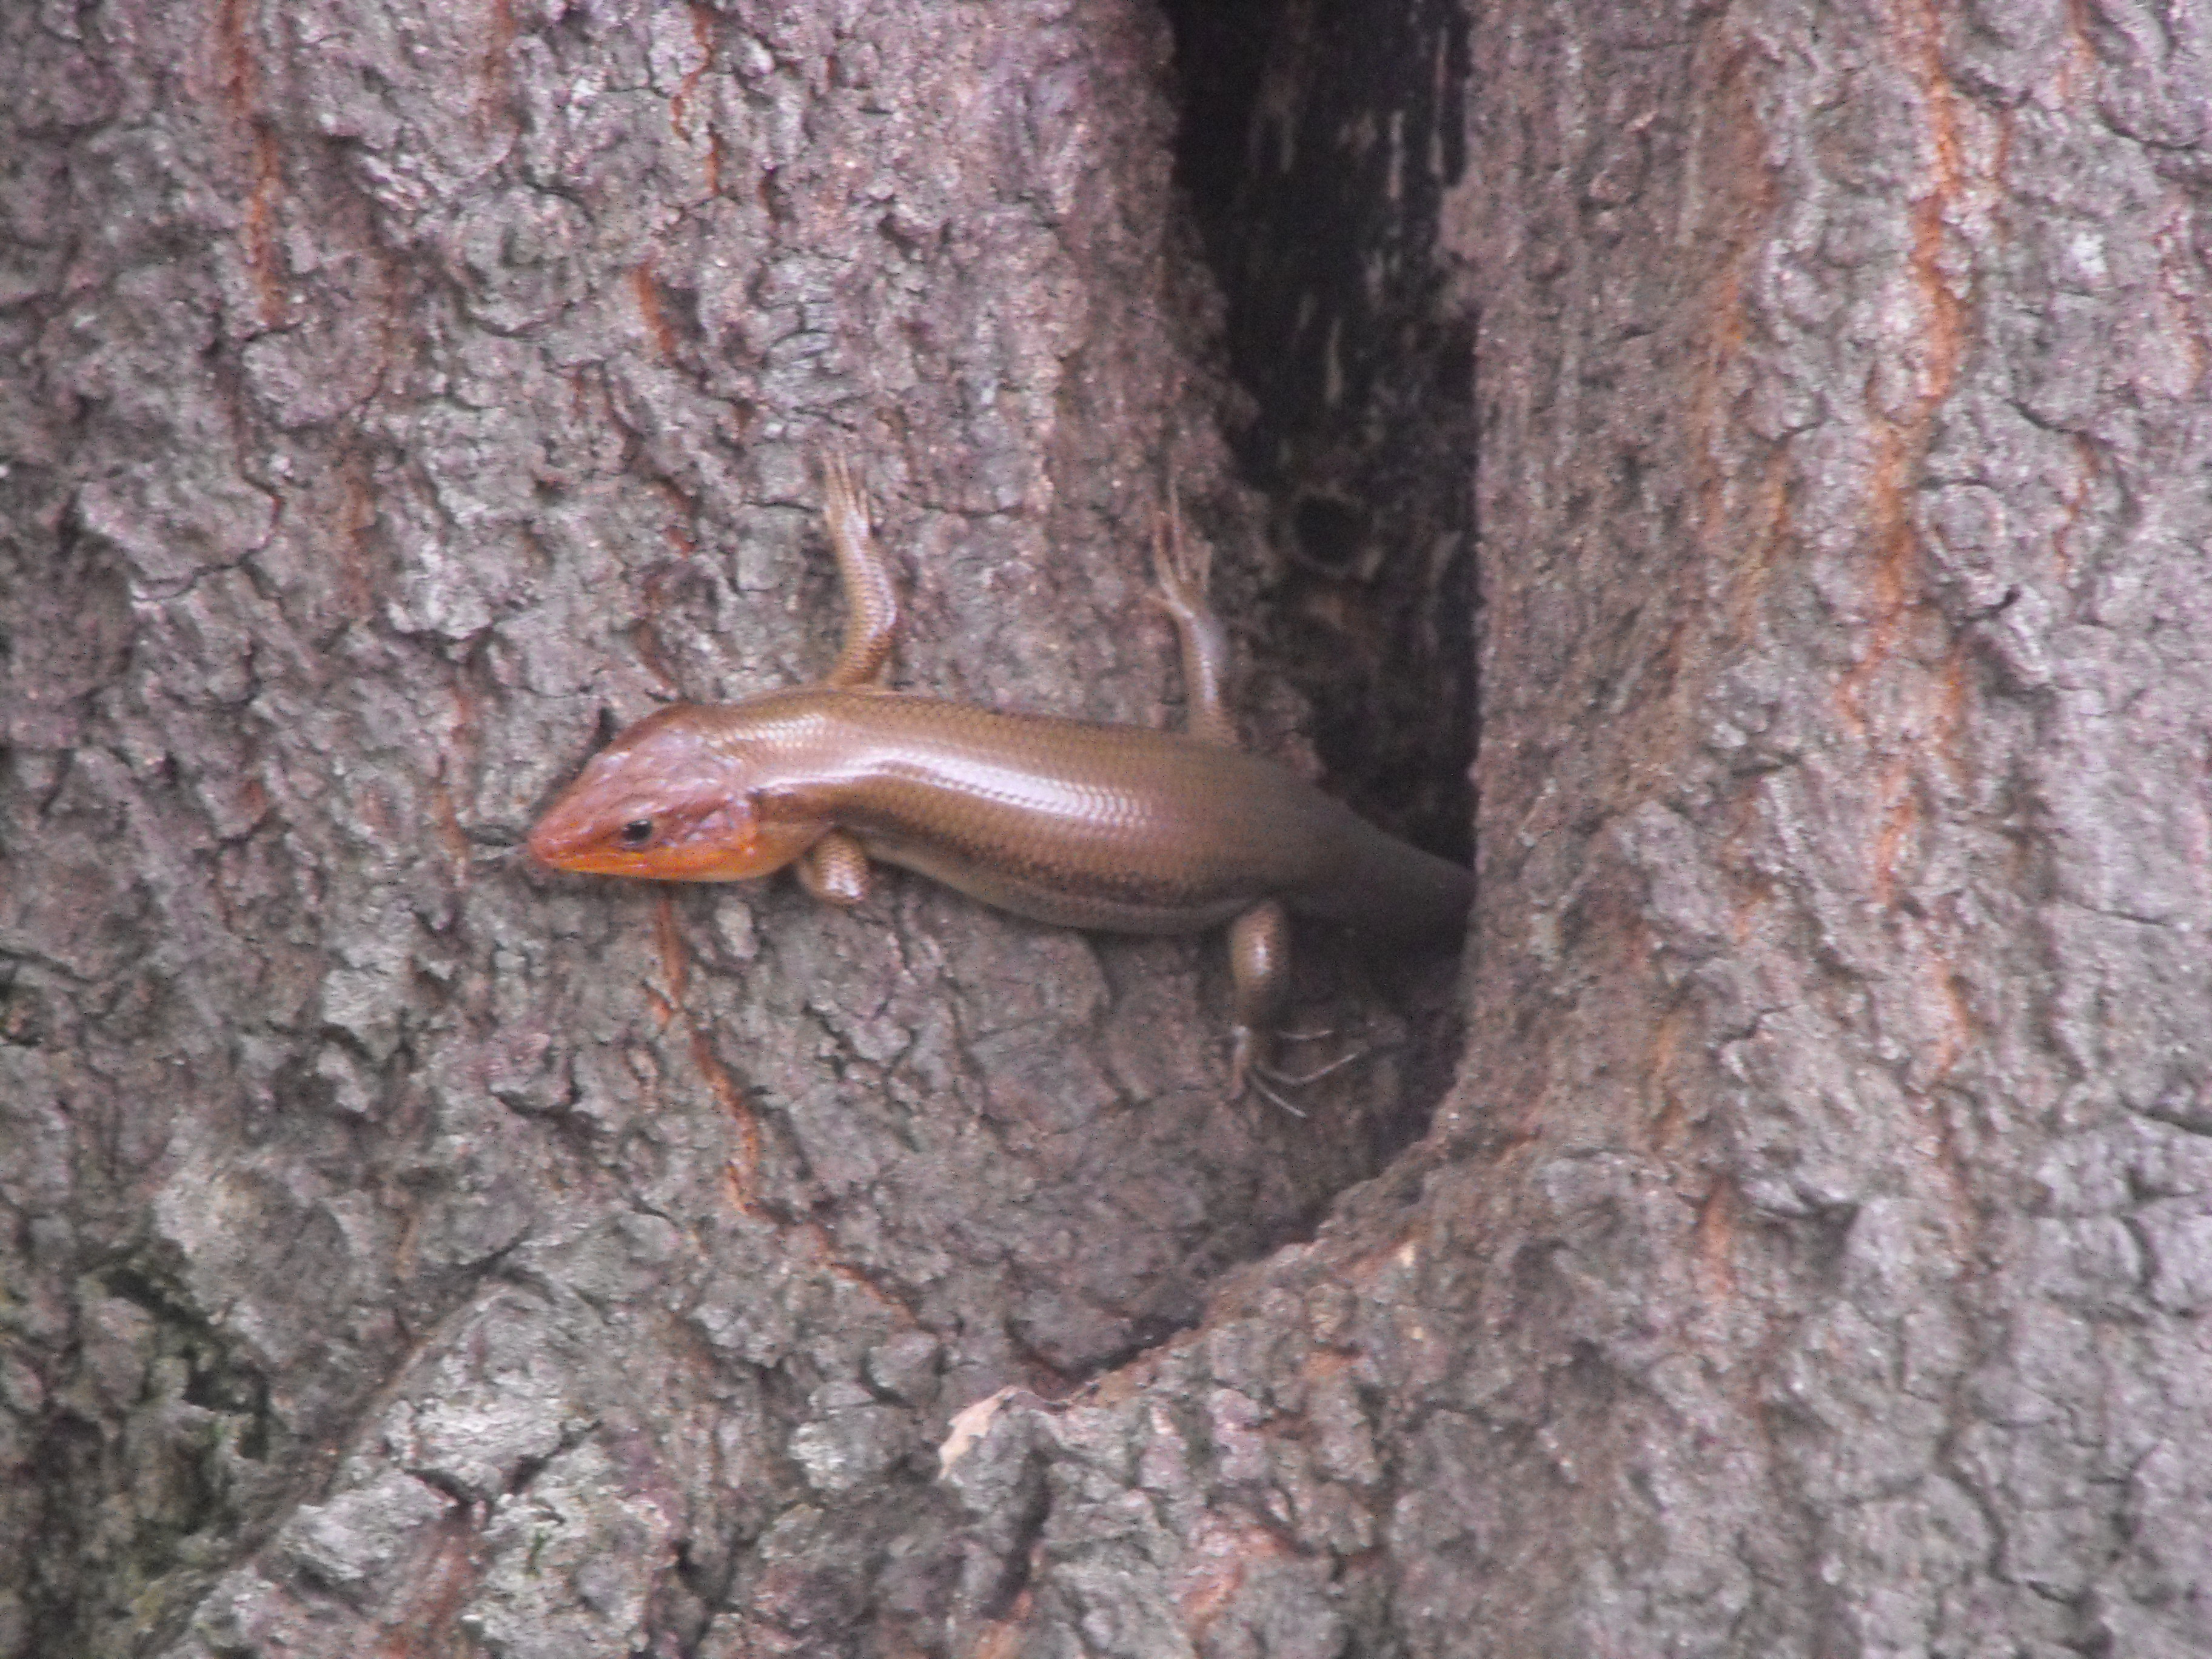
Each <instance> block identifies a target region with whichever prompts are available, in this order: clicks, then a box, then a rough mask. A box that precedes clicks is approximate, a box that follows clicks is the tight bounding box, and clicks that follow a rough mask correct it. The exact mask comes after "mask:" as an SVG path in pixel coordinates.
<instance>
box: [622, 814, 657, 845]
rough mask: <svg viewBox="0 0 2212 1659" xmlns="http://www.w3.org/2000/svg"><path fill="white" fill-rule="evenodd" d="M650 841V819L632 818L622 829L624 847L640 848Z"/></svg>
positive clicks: (651, 833) (651, 825)
mask: <svg viewBox="0 0 2212 1659" xmlns="http://www.w3.org/2000/svg"><path fill="white" fill-rule="evenodd" d="M652 839H653V820H652V819H651V818H632V819H631V820H630V821H629V823H625V824H624V825H623V827H622V844H623V846H625V847H642V846H644V845H645V844H646V842H649V841H651V840H652Z"/></svg>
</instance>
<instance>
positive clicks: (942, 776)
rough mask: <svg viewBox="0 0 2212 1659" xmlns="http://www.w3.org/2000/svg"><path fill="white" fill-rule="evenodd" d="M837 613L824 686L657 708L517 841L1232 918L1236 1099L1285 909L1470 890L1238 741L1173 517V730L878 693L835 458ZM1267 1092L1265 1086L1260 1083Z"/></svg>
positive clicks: (670, 863) (1446, 936) (879, 569)
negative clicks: (840, 625) (1177, 671)
mask: <svg viewBox="0 0 2212 1659" xmlns="http://www.w3.org/2000/svg"><path fill="white" fill-rule="evenodd" d="M823 471H824V481H825V491H824V494H825V500H826V513H825V517H826V519H827V521H828V526H829V539H830V544H831V546H832V548H833V549H834V550H835V551H836V556H837V563H838V568H839V573H840V575H841V577H842V581H843V586H844V591H845V596H846V602H847V605H848V619H847V623H846V636H845V644H844V647H843V650H842V653H840V655H839V657H838V659H837V664H836V667H834V668H833V669H832V670H831V671H830V673H829V678H828V681H827V683H826V684H823V685H819V686H809V687H805V688H802V689H799V690H787V691H771V692H769V693H767V694H765V695H763V696H757V697H753V698H750V699H748V700H747V701H745V702H740V703H734V704H730V705H726V706H720V707H708V706H704V705H701V704H695V703H678V704H674V705H671V707H669V708H663V709H661V710H659V712H658V713H656V714H651V715H648V716H647V718H646V719H644V720H640V721H638V722H637V723H636V724H635V725H634V726H630V727H629V729H627V730H626V731H624V732H622V733H621V734H620V735H619V736H617V738H615V739H614V741H613V742H612V743H611V744H608V745H607V746H606V747H605V749H603V750H600V751H599V754H598V755H596V756H594V757H592V760H591V761H590V763H588V764H586V766H585V768H584V769H583V771H582V773H581V774H580V775H579V776H578V777H577V779H576V781H575V782H574V783H573V784H572V785H570V786H569V787H568V789H567V791H565V792H564V793H562V795H561V797H560V798H559V799H557V800H556V801H555V803H554V804H553V805H552V806H551V807H550V809H549V810H548V811H546V813H545V815H544V817H542V818H540V819H539V820H538V824H537V826H536V827H535V828H534V829H532V831H531V833H530V851H531V853H532V854H533V855H534V856H535V857H536V858H538V860H540V861H541V862H542V863H544V864H547V865H550V866H553V867H555V868H556V869H562V870H574V871H580V872H586V873H590V874H595V875H614V876H641V877H647V878H655V879H659V880H664V881H738V880H744V879H746V878H751V877H756V876H765V875H768V874H770V873H771V872H775V871H776V870H780V869H781V868H783V867H784V866H786V865H793V866H796V869H797V872H798V874H799V878H800V880H801V882H802V883H803V884H805V886H806V888H807V889H808V890H809V891H811V892H812V893H813V894H815V895H816V896H817V897H820V898H823V899H826V900H828V901H829V902H834V903H838V904H845V905H850V904H855V903H858V902H860V900H861V899H863V898H864V897H866V893H867V887H868V866H869V864H870V862H871V861H872V860H880V861H882V862H884V863H886V864H895V865H899V866H903V867H905V868H907V869H909V870H915V871H919V872H921V873H922V874H924V875H927V876H930V877H933V878H936V879H937V880H939V881H941V882H944V883H945V884H948V885H950V886H952V887H955V888H957V889H958V890H960V891H962V892H963V893H967V894H969V895H970V896H974V897H975V898H978V899H981V900H982V901H983V902H986V903H988V904H994V905H997V906H998V907H1000V908H1002V909H1006V910H1011V911H1013V912H1015V913H1016V914H1018V915H1024V916H1030V917H1034V918H1036V920H1038V921H1045V922H1050V923H1054V924H1057V925H1060V926H1063V927H1089V928H1103V929H1110V930H1115V931H1122V932H1132V933H1193V932H1198V931H1200V930H1203V929H1206V928H1210V927H1218V926H1221V925H1222V924H1224V923H1226V924H1228V925H1229V927H1230V938H1231V972H1232V976H1233V978H1234V980H1235V983H1236V998H1235V1005H1236V1006H1235V1015H1234V1026H1233V1033H1234V1038H1235V1054H1234V1058H1233V1063H1232V1067H1231V1090H1232V1092H1237V1093H1241V1092H1242V1091H1243V1087H1244V1085H1245V1083H1246V1081H1247V1080H1248V1078H1255V1077H1256V1078H1260V1079H1265V1078H1267V1077H1269V1076H1272V1075H1273V1073H1271V1072H1270V1071H1269V1069H1268V1064H1267V1062H1268V1039H1269V1037H1270V1035H1271V1034H1272V1033H1273V1030H1274V1029H1275V1027H1276V1026H1277V1024H1279V1016H1280V1014H1281V1012H1282V1009H1283V1005H1284V1002H1285V998H1286V995H1287V992H1288V988H1289V985H1288V981H1289V971H1288V970H1289V951H1288V946H1289V922H1288V918H1287V917H1286V915H1285V907H1287V908H1289V909H1290V910H1293V911H1297V912H1301V913H1304V914H1306V915H1315V916H1320V917H1324V918H1327V919H1328V920H1329V921H1335V922H1340V923H1342V924H1343V925H1344V926H1345V927H1347V928H1349V929H1351V930H1352V932H1353V933H1354V934H1355V935H1357V936H1358V937H1359V938H1360V939H1363V940H1367V941H1371V942H1374V943H1376V944H1378V945H1389V946H1395V947H1399V948H1409V947H1418V946H1424V945H1449V944H1453V943H1456V941H1457V940H1458V939H1459V937H1460V935H1461V933H1462V932H1463V930H1464V928H1465V926H1466V918H1467V912H1468V903H1469V902H1470V900H1471V898H1472V896H1473V891H1474V883H1473V879H1472V878H1471V877H1470V876H1469V875H1468V872H1466V871H1465V870H1462V869H1461V868H1460V867H1459V866H1456V865H1454V864H1450V863H1448V862H1446V861H1445V860H1443V859H1440V858H1437V857H1434V856H1432V855H1431V854H1427V853H1424V852H1422V851H1420V850H1419V848H1414V847H1411V846H1408V845H1407V843H1406V842H1401V841H1399V840H1396V839H1395V838H1394V837H1392V836H1387V835H1385V834H1383V831H1381V830H1379V829H1375V828H1374V827H1373V826H1372V825H1370V824H1368V823H1364V822H1363V821H1362V820H1361V819H1359V818H1358V817H1355V816H1354V815H1353V814H1352V812H1351V811H1349V810H1347V809H1346V807H1344V806H1342V805H1340V804H1338V803H1337V802H1336V801H1334V800H1333V799H1330V798H1329V797H1328V796H1327V795H1325V794H1323V793H1321V791H1319V790H1318V789H1316V788H1315V787H1313V786H1312V785H1311V784H1310V783H1308V782H1306V781H1304V779H1302V778H1300V777H1299V776H1297V775H1296V774H1295V773H1293V772H1291V771H1290V770H1288V769H1286V768H1284V767H1282V766H1279V765H1277V764H1275V763H1273V762H1272V761H1267V760H1264V759H1261V757H1258V756H1255V755H1249V754H1247V753H1245V752H1243V750H1240V749H1238V748H1237V747H1236V746H1235V742H1236V739H1235V734H1234V725H1233V722H1232V721H1231V718H1230V716H1229V714H1228V710H1227V705H1226V702H1225V697H1224V692H1223V682H1224V679H1225V668H1226V662H1227V654H1228V653H1227V648H1226V636H1225V634H1224V632H1223V630H1222V628H1221V625H1220V623H1219V622H1218V619H1217V618H1216V617H1214V616H1213V615H1212V612H1211V611H1209V610H1208V609H1207V608H1206V603H1205V584H1206V573H1205V570H1204V568H1203V565H1202V564H1194V563H1193V562H1191V561H1190V560H1189V559H1188V557H1187V556H1186V554H1185V552H1184V550H1183V545H1182V538H1181V536H1180V533H1179V529H1178V528H1177V526H1176V519H1175V515H1174V514H1173V513H1170V514H1169V516H1168V520H1167V527H1166V528H1165V529H1164V530H1163V531H1162V532H1160V533H1159V534H1158V535H1156V537H1155V540H1154V545H1153V565H1154V570H1155V574H1156V575H1157V577H1158V581H1159V587H1160V591H1159V593H1158V601H1157V602H1158V604H1159V605H1161V607H1162V608H1163V609H1164V610H1165V611H1167V613H1168V614H1169V616H1170V618H1171V619H1172V620H1173V621H1174V623H1175V624H1176V634H1177V636H1178V639H1179V641H1180V642H1181V645H1182V660H1183V673H1184V678H1185V680H1186V682H1187V689H1188V695H1189V699H1190V708H1191V716H1190V724H1191V731H1190V732H1189V733H1188V734H1183V733H1178V732H1155V731H1152V730H1149V729H1147V728H1146V727H1143V726H1102V725H1094V724H1091V723H1088V722H1085V721H1079V720H1059V719H1054V718H1052V717H1049V716H1045V715H1036V714H994V713H993V712H991V711H990V710H987V709H983V708H973V707H970V706H969V705H967V704H963V703H955V702H944V701H941V700H939V699H936V698H930V697H918V696H904V695H902V694H899V693H896V692H891V691H885V690H878V689H876V682H877V681H878V678H879V677H880V676H881V674H882V671H883V669H884V664H885V663H886V661H887V660H888V659H889V657H890V649H891V646H892V643H893V641H894V640H895V638H896V633H897V629H898V604H897V598H896V587H895V586H894V585H893V583H892V581H891V579H890V570H889V567H888V566H887V565H886V563H885V562H884V559H883V557H882V556H881V555H880V553H879V552H878V550H877V548H876V545H875V543H874V539H873V538H872V533H871V532H870V529H869V524H868V514H867V506H866V501H865V499H864V497H863V496H862V494H861V492H860V488H859V487H858V485H857V484H856V483H855V481H854V477H853V476H852V472H851V470H850V468H849V467H848V465H847V464H846V463H845V462H844V461H843V460H842V459H838V458H832V459H829V461H827V462H826V463H825V464H824V468H823ZM1261 1086H1262V1087H1263V1088H1264V1087H1265V1085H1264V1083H1262V1085H1261Z"/></svg>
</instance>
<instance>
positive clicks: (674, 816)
mask: <svg viewBox="0 0 2212 1659" xmlns="http://www.w3.org/2000/svg"><path fill="white" fill-rule="evenodd" d="M742 774H743V769H742V768H741V767H740V766H739V765H738V763H736V762H735V761H733V760H732V758H731V757H729V756H727V755H726V754H724V753H722V752H721V751H720V750H719V749H717V748H716V746H715V745H714V744H713V743H712V742H710V741H709V740H708V738H707V736H706V734H705V733H704V732H702V731H701V730H700V729H699V724H698V721H697V719H696V711H695V710H693V709H691V708H688V707H686V706H684V705H683V704H680V703H679V704H678V705H676V706H675V707H673V708H664V709H662V710H661V711H660V712H659V713H658V714H649V715H647V717H646V718H645V719H643V720H640V721H639V722H638V723H637V724H636V725H635V726H631V727H630V728H629V730H628V731H626V732H623V733H622V735H621V736H619V737H617V738H616V739H615V740H614V741H613V742H612V743H611V744H608V745H607V746H606V747H605V749H603V750H600V751H599V753H598V754H596V755H594V756H593V757H592V759H591V762H590V763H589V764H588V765H586V767H585V768H584V769H583V772H582V773H581V774H580V775H579V776H578V777H577V779H576V781H575V782H574V783H572V784H570V785H569V786H568V788H567V789H566V790H564V791H563V792H562V795H561V798H560V799H558V800H556V801H555V802H554V803H553V805H551V806H550V808H548V809H547V811H546V813H545V816H544V817H542V818H540V819H538V823H537V826H536V827H535V828H534V829H532V830H531V832H530V854H531V856H532V858H534V859H536V860H538V862H539V863H540V864H544V865H550V866H551V867H553V868H554V869H556V870H574V871H577V872H580V873H582V874H584V875H592V876H643V877H647V878H651V879H653V880H655V881H740V880H743V879H744V878H747V877H749V876H765V875H768V874H769V873H770V872H773V871H775V870H779V869H781V867H782V866H785V865H787V864H788V863H790V862H791V860H793V859H795V858H797V857H798V856H799V854H801V853H803V852H805V850H806V848H807V845H808V843H810V842H812V841H813V840H814V839H815V837H816V836H819V835H820V834H821V829H819V828H812V829H810V828H806V827H802V826H785V825H776V824H764V823H762V821H761V817H760V813H759V811H758V810H757V806H756V805H755V802H754V800H753V798H752V796H751V794H750V792H748V790H747V789H746V788H745V786H744V777H743V775H742Z"/></svg>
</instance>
